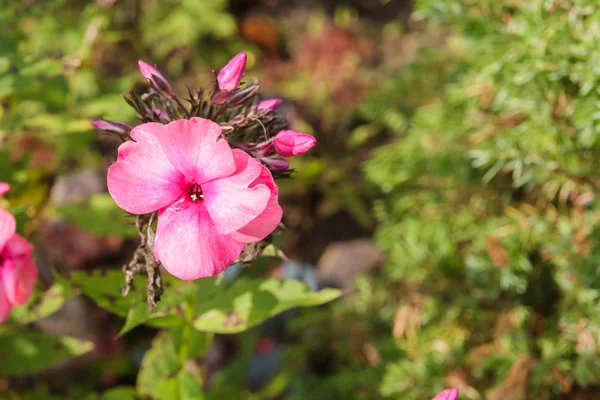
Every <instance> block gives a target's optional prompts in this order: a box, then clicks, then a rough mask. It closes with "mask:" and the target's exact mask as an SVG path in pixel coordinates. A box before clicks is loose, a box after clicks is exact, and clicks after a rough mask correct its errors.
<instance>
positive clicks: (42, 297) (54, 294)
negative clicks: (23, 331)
mask: <svg viewBox="0 0 600 400" xmlns="http://www.w3.org/2000/svg"><path fill="white" fill-rule="evenodd" d="M72 295H73V290H72V288H71V285H70V284H69V282H68V281H66V280H65V279H63V278H62V277H60V276H58V275H56V280H55V281H54V284H53V285H52V286H51V287H50V289H48V290H47V291H45V292H40V291H35V292H34V293H33V295H32V296H31V298H30V299H29V301H28V302H27V304H25V305H23V306H22V307H14V308H13V310H12V313H11V316H10V320H14V321H15V322H16V323H18V324H21V325H24V324H28V323H31V322H34V321H37V320H40V319H42V318H45V317H47V316H49V315H52V314H54V313H55V312H56V311H58V310H59V309H60V308H61V307H62V305H63V304H64V302H65V301H67V300H68V299H69V298H71V296H72Z"/></svg>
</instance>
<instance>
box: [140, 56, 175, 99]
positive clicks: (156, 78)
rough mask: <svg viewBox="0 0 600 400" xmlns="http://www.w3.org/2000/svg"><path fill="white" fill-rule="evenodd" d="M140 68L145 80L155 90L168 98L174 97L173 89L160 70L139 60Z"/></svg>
mask: <svg viewBox="0 0 600 400" xmlns="http://www.w3.org/2000/svg"><path fill="white" fill-rule="evenodd" d="M138 66H139V67H140V72H141V73H142V75H144V78H146V80H147V81H148V82H150V84H151V85H152V86H154V88H155V89H157V90H158V91H160V92H162V93H164V94H166V95H168V96H173V89H172V88H171V85H170V84H169V81H168V80H167V78H165V77H164V76H163V74H161V73H160V71H159V70H158V69H156V68H154V67H153V66H152V65H150V64H148V63H147V62H144V61H142V60H138Z"/></svg>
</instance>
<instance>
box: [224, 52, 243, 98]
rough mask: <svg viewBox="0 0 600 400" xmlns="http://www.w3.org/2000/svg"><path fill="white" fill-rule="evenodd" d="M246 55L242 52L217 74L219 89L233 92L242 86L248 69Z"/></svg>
mask: <svg viewBox="0 0 600 400" xmlns="http://www.w3.org/2000/svg"><path fill="white" fill-rule="evenodd" d="M246 58H247V56H246V53H244V52H241V53H239V54H238V55H236V56H235V57H233V58H232V59H231V60H230V61H229V62H228V63H227V65H225V66H224V67H223V68H222V69H221V70H220V71H219V73H218V74H217V82H218V84H219V89H220V90H222V91H225V92H233V91H234V90H235V89H237V87H238V86H239V85H240V81H241V80H242V75H244V70H245V69H246Z"/></svg>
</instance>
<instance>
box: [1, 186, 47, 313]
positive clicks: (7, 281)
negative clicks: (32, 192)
mask: <svg viewBox="0 0 600 400" xmlns="http://www.w3.org/2000/svg"><path fill="white" fill-rule="evenodd" d="M9 188H10V187H9V186H8V184H6V183H3V182H0V194H4V193H6V192H7V191H8V189H9ZM16 226H17V224H16V221H15V217H13V216H12V214H10V213H9V212H8V211H6V210H3V209H0V322H4V321H5V320H6V319H7V318H8V316H9V315H10V311H11V310H12V307H13V306H18V305H23V304H25V303H26V302H27V300H29V297H30V296H31V292H32V291H33V287H34V285H35V280H36V278H37V275H38V271H37V268H36V266H35V262H34V261H33V258H32V257H31V253H32V252H33V246H32V245H31V243H29V242H28V241H27V240H26V239H24V238H23V237H21V236H19V235H18V234H17V233H16Z"/></svg>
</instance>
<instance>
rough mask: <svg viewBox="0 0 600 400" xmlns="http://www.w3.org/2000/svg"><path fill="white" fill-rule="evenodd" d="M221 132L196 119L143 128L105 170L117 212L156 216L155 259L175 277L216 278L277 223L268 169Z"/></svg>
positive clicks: (274, 191) (275, 191) (278, 216)
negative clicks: (235, 146) (235, 145)
mask: <svg viewBox="0 0 600 400" xmlns="http://www.w3.org/2000/svg"><path fill="white" fill-rule="evenodd" d="M220 134H221V128H220V126H219V125H217V124H216V123H214V122H213V121H210V120H208V119H204V118H197V117H194V118H192V119H191V120H189V121H188V120H177V121H173V122H171V123H169V124H167V125H163V124H160V123H155V122H151V123H146V124H142V125H139V126H137V127H135V128H134V129H133V130H132V131H131V138H132V139H133V140H134V141H128V142H125V143H123V144H122V145H121V146H120V147H119V150H118V158H117V161H116V162H115V163H114V164H113V165H112V166H111V167H110V168H109V170H108V190H109V192H110V194H111V196H112V197H113V199H114V200H115V202H116V203H117V204H118V205H119V206H120V207H121V208H123V209H124V210H125V211H127V212H130V213H132V214H147V213H151V212H154V211H158V225H157V229H156V236H155V240H154V255H155V257H156V259H157V260H159V261H161V262H162V264H163V265H164V267H165V268H166V270H167V271H168V272H169V273H171V274H172V275H174V276H176V277H178V278H181V279H185V280H192V279H198V278H202V277H206V276H212V275H215V274H217V273H219V272H221V271H222V270H223V269H225V268H226V267H227V266H228V265H230V264H231V263H233V261H234V260H235V259H236V258H237V257H238V256H239V255H240V253H241V251H242V249H243V247H244V244H245V243H252V242H256V241H259V240H262V239H264V238H265V237H267V236H268V235H269V234H271V232H273V230H274V229H275V228H276V227H277V225H278V224H279V222H280V221H281V215H282V210H281V207H280V206H279V204H278V201H277V197H278V188H277V186H276V185H275V182H274V180H273V177H272V176H271V173H270V172H269V170H268V169H267V168H266V167H265V166H263V165H262V164H261V163H260V162H259V161H258V160H257V159H255V158H253V157H250V156H249V155H248V154H247V153H245V152H243V151H241V150H238V149H234V150H232V149H231V148H230V146H229V143H228V142H227V141H226V140H224V139H220V138H219V137H220Z"/></svg>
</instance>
